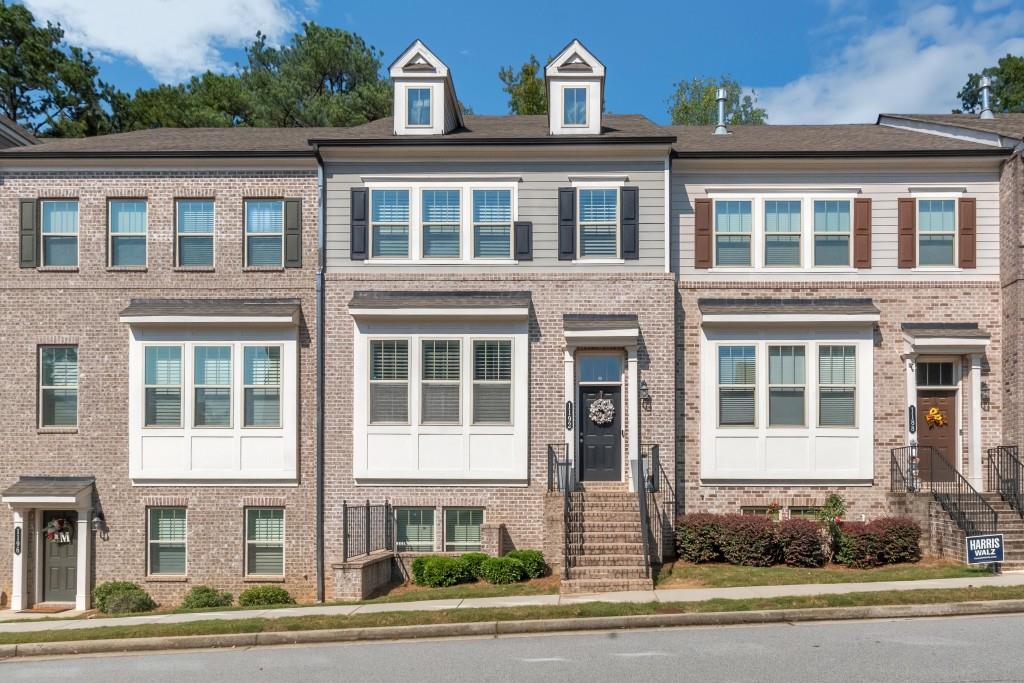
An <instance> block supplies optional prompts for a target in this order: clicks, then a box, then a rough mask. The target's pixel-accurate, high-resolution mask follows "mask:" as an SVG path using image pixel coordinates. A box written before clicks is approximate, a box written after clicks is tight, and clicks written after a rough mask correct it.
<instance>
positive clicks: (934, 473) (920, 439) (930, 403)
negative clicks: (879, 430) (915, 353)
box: [917, 389, 957, 481]
mask: <svg viewBox="0 0 1024 683" xmlns="http://www.w3.org/2000/svg"><path fill="white" fill-rule="evenodd" d="M956 435H957V426H956V391H955V390H951V389H944V390H931V391H926V390H922V389H918V390H917V443H918V445H920V446H928V447H931V448H932V449H933V450H934V453H935V456H934V457H935V458H936V460H939V459H941V461H942V462H936V463H935V464H933V463H932V461H931V456H930V455H929V453H928V449H927V448H922V449H921V451H920V455H921V460H920V464H919V470H918V471H919V472H920V476H921V479H922V480H923V481H952V480H953V478H954V472H955V471H956V469H957V467H956ZM947 464H948V467H947V466H945V465H947Z"/></svg>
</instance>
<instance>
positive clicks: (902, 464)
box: [889, 446, 921, 493]
mask: <svg viewBox="0 0 1024 683" xmlns="http://www.w3.org/2000/svg"><path fill="white" fill-rule="evenodd" d="M917 448H918V447H917V446H901V447H900V448H893V449H892V450H891V451H890V454H889V490H890V491H892V492H893V493H914V492H915V491H920V490H921V489H920V480H919V478H918V475H917V467H918V460H917Z"/></svg>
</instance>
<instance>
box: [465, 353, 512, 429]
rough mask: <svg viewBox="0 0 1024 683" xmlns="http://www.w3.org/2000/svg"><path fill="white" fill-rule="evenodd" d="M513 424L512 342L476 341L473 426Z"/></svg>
mask: <svg viewBox="0 0 1024 683" xmlns="http://www.w3.org/2000/svg"><path fill="white" fill-rule="evenodd" d="M511 423H512V341H511V340H509V339H478V340H476V341H474V342H473V424H511Z"/></svg>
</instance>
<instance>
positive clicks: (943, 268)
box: [913, 192, 963, 273]
mask: <svg viewBox="0 0 1024 683" xmlns="http://www.w3.org/2000/svg"><path fill="white" fill-rule="evenodd" d="M961 196H962V195H960V194H949V193H928V192H918V193H915V194H914V195H913V198H914V262H915V265H914V270H918V271H924V272H935V271H940V272H947V273H948V272H951V271H953V272H955V271H960V270H963V269H962V268H961V267H960V198H961ZM921 200H925V201H952V202H953V232H952V233H949V232H939V231H934V230H932V231H928V232H924V231H922V230H921ZM922 234H926V235H952V237H953V263H951V264H949V265H946V264H936V265H921V235H922Z"/></svg>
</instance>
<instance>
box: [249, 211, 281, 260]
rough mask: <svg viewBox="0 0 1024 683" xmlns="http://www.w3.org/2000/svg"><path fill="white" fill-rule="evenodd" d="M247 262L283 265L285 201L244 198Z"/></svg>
mask: <svg viewBox="0 0 1024 683" xmlns="http://www.w3.org/2000/svg"><path fill="white" fill-rule="evenodd" d="M245 265H246V266H256V267H259V266H264V267H283V266H284V202H283V201H281V200H265V199H259V200H253V199H250V200H247V201H246V202H245Z"/></svg>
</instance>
